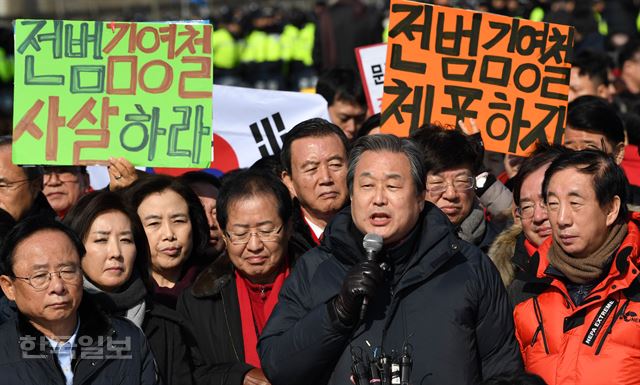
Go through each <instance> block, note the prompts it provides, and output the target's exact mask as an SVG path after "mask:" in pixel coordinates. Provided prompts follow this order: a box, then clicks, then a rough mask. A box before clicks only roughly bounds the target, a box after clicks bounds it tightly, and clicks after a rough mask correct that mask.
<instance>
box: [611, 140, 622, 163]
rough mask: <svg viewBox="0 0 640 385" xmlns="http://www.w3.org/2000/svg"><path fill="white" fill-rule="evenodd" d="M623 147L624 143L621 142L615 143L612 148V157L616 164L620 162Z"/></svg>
mask: <svg viewBox="0 0 640 385" xmlns="http://www.w3.org/2000/svg"><path fill="white" fill-rule="evenodd" d="M624 148H625V145H624V143H622V142H620V143H618V144H616V146H615V147H614V148H613V159H614V160H615V162H616V164H617V165H620V163H622V159H624Z"/></svg>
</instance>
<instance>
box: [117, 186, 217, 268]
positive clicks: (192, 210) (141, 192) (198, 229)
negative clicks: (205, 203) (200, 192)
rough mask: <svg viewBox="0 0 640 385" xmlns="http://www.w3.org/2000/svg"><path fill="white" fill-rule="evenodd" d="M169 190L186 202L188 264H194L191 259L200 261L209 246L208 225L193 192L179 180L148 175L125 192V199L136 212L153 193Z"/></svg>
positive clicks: (200, 204) (198, 200)
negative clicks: (188, 224)
mask: <svg viewBox="0 0 640 385" xmlns="http://www.w3.org/2000/svg"><path fill="white" fill-rule="evenodd" d="M165 190H171V191H174V192H175V193H177V194H178V195H180V196H181V197H182V199H184V200H185V202H187V207H188V210H189V220H190V221H191V241H192V243H193V248H192V249H191V255H190V256H189V260H190V262H196V261H194V260H193V259H192V258H193V257H195V258H198V259H202V258H204V257H205V251H206V250H207V247H208V246H209V223H208V222H207V217H206V215H205V213H204V209H203V208H202V203H200V199H199V198H198V196H197V195H196V193H195V192H193V190H192V189H191V188H190V187H189V186H187V185H186V184H184V183H183V182H181V181H180V180H178V179H176V178H174V177H171V176H169V175H161V174H155V175H149V176H147V177H145V178H142V179H138V180H137V181H136V182H135V183H134V184H133V185H131V186H130V187H129V188H128V189H127V191H126V199H127V201H128V202H129V204H130V205H131V207H132V208H133V210H134V211H136V212H137V210H138V207H140V204H141V203H142V201H143V200H145V198H147V197H148V196H149V195H151V194H154V193H160V192H163V191H165Z"/></svg>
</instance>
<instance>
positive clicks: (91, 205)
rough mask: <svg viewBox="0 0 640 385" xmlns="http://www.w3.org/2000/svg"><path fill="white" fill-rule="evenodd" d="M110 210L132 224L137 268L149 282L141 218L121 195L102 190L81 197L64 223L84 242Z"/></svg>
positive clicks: (147, 251) (146, 241)
mask: <svg viewBox="0 0 640 385" xmlns="http://www.w3.org/2000/svg"><path fill="white" fill-rule="evenodd" d="M109 211H117V212H120V213H122V214H124V215H125V216H126V217H127V219H129V222H131V232H132V234H133V242H134V244H135V246H136V259H135V262H134V263H135V267H136V269H137V272H138V274H140V276H141V278H142V279H143V281H144V282H145V283H146V282H148V279H149V260H150V251H149V242H148V240H147V235H146V233H145V232H144V228H143V227H142V223H141V222H140V217H138V214H136V213H135V212H134V211H133V210H132V209H131V208H130V207H129V206H127V204H126V203H125V200H124V198H122V196H121V195H120V194H118V193H115V192H112V191H107V190H99V191H94V192H91V193H89V194H87V195H84V196H82V197H81V198H80V199H79V200H78V202H76V204H75V205H74V206H73V207H72V208H71V210H69V212H68V213H67V214H66V215H65V216H64V219H63V220H62V223H64V224H65V225H67V226H68V227H69V228H70V229H71V230H73V231H74V232H75V233H76V235H78V237H79V238H80V240H81V241H82V242H83V243H84V242H85V241H86V240H87V236H88V235H89V230H90V229H91V225H92V224H93V221H95V219H96V218H97V217H98V216H99V215H101V214H104V213H106V212H109Z"/></svg>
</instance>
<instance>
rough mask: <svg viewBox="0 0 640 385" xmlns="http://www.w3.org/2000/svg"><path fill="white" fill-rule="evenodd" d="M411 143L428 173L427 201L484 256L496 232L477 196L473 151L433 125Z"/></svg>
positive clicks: (456, 136) (459, 137) (455, 133)
mask: <svg viewBox="0 0 640 385" xmlns="http://www.w3.org/2000/svg"><path fill="white" fill-rule="evenodd" d="M413 139H414V140H415V141H416V142H417V144H418V145H419V147H420V149H421V150H422V154H423V158H424V163H425V167H426V169H427V178H426V189H427V194H426V200H427V201H429V202H431V203H433V204H435V205H436V206H438V208H440V210H442V212H444V213H445V215H446V216H447V217H448V218H449V220H450V221H451V223H453V225H454V226H455V227H456V230H457V233H458V236H459V237H460V238H461V239H463V240H465V241H467V242H470V243H472V244H473V245H475V246H478V247H479V248H480V249H481V250H482V251H484V252H486V251H487V250H488V249H489V246H491V243H492V242H493V239H494V238H495V237H496V236H497V235H498V233H499V231H498V229H497V228H496V226H495V225H494V224H493V223H491V222H489V221H488V220H487V217H486V216H485V210H484V207H483V206H482V205H481V204H480V201H479V200H478V197H477V195H476V190H475V188H476V186H477V185H476V178H475V175H477V174H478V171H479V170H478V165H477V163H478V160H477V159H478V151H477V149H476V147H475V146H474V144H473V143H472V142H471V140H470V139H468V138H467V137H466V136H465V135H464V134H462V133H461V132H458V131H454V130H448V129H445V128H443V127H439V126H435V125H434V126H430V127H427V128H424V129H422V130H419V131H417V132H416V133H415V134H414V135H413ZM478 187H482V186H478Z"/></svg>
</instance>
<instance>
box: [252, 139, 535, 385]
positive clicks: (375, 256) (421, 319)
mask: <svg viewBox="0 0 640 385" xmlns="http://www.w3.org/2000/svg"><path fill="white" fill-rule="evenodd" d="M424 181H425V168H424V166H423V164H422V154H421V152H420V150H419V149H418V148H417V146H416V145H415V144H414V143H413V142H412V141H410V140H409V139H405V138H397V137H395V136H393V135H373V136H365V137H362V138H360V139H359V140H358V141H357V142H356V143H355V145H354V147H353V149H352V151H351V153H350V156H349V166H348V172H347V183H348V189H349V194H350V197H351V206H350V207H347V208H345V209H343V210H342V211H340V212H339V213H338V214H337V215H336V216H335V217H334V219H333V220H332V221H331V223H329V225H328V226H327V228H326V229H325V233H324V234H325V235H324V239H323V240H322V243H321V244H320V246H319V247H317V248H315V249H312V250H310V251H309V252H307V254H305V256H303V257H302V258H300V260H299V261H298V264H297V265H296V268H295V269H294V271H293V272H292V274H291V276H290V277H289V278H288V280H287V281H286V282H285V284H284V286H283V288H282V290H281V292H280V296H279V300H278V304H277V305H276V308H275V309H274V311H273V313H272V315H271V318H270V320H269V322H268V324H267V326H266V328H265V329H264V331H263V333H262V335H261V338H260V342H259V345H258V350H259V353H260V358H261V362H262V368H263V370H264V372H265V374H266V375H267V378H268V379H269V380H270V381H271V383H274V384H282V385H284V384H301V383H304V384H345V385H347V384H352V383H355V384H364V383H367V384H368V383H369V382H380V383H389V384H390V383H392V380H391V377H393V376H394V375H395V376H397V378H396V380H397V381H400V382H397V383H410V384H477V383H479V382H481V381H482V380H484V379H487V378H490V377H493V376H495V375H498V374H501V373H513V372H517V371H518V370H520V369H521V366H522V363H521V358H520V355H519V353H518V347H517V343H516V340H515V337H514V329H513V320H512V317H511V312H510V308H509V304H508V300H507V296H506V293H505V291H504V288H503V286H502V283H501V281H500V276H499V275H498V272H497V271H496V269H495V267H494V266H493V264H492V263H491V261H490V260H489V259H488V258H487V257H486V256H484V255H483V254H482V252H481V251H480V250H479V249H477V248H476V247H474V246H472V245H470V244H469V243H466V242H465V241H461V240H460V239H458V237H457V236H456V234H455V231H454V229H453V228H452V226H451V224H450V222H449V220H448V219H447V217H446V216H445V215H444V214H443V213H442V212H441V211H440V210H439V209H438V208H437V207H436V206H434V205H433V204H431V203H429V202H426V201H425V183H424ZM365 234H366V236H365ZM363 239H364V240H366V241H367V244H366V245H365V244H363ZM376 239H377V241H376ZM370 240H373V241H374V242H373V245H372V244H370V243H369V241H370ZM376 242H377V243H378V244H377V245H376V244H375V243H376ZM375 246H378V247H375ZM283 363H284V364H283ZM411 363H412V364H411ZM396 365H397V366H396ZM396 367H397V368H401V369H403V370H401V371H399V372H398V373H395V374H394V373H392V369H393V368H396ZM396 380H393V383H396ZM352 381H353V382H352Z"/></svg>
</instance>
